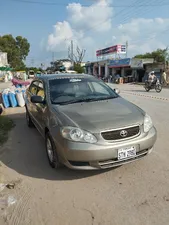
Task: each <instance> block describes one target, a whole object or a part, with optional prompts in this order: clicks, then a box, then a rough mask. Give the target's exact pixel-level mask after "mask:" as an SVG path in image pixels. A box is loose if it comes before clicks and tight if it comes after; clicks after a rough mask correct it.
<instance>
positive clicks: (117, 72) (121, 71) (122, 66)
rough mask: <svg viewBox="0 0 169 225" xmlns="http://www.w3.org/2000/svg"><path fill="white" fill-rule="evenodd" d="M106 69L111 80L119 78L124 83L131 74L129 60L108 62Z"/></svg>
mask: <svg viewBox="0 0 169 225" xmlns="http://www.w3.org/2000/svg"><path fill="white" fill-rule="evenodd" d="M108 68H109V73H110V72H111V75H112V76H113V78H116V77H121V78H122V80H123V82H124V83H127V82H128V77H129V76H131V74H132V70H131V68H130V58H125V59H117V60H109V63H108ZM115 80H116V79H115Z"/></svg>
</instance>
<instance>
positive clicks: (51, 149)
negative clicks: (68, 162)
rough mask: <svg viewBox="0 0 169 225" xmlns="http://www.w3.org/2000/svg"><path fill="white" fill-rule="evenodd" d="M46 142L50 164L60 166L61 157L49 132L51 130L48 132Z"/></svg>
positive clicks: (56, 167) (53, 166) (55, 166)
mask: <svg viewBox="0 0 169 225" xmlns="http://www.w3.org/2000/svg"><path fill="white" fill-rule="evenodd" d="M45 144H46V153H47V157H48V160H49V164H50V166H51V167H52V168H55V169H58V168H60V167H61V163H60V161H59V157H58V155H57V152H56V147H55V144H54V141H53V139H52V137H51V135H50V134H49V132H48V133H47V134H46V137H45Z"/></svg>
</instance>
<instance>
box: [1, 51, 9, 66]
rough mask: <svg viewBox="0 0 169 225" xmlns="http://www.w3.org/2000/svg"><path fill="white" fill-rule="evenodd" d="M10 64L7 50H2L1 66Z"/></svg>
mask: <svg viewBox="0 0 169 225" xmlns="http://www.w3.org/2000/svg"><path fill="white" fill-rule="evenodd" d="M5 66H8V58H7V53H6V52H0V67H5Z"/></svg>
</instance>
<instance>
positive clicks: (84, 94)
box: [49, 77, 118, 104]
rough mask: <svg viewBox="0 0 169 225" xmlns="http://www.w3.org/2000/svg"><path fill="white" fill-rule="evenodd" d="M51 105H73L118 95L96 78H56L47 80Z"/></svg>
mask: <svg viewBox="0 0 169 225" xmlns="http://www.w3.org/2000/svg"><path fill="white" fill-rule="evenodd" d="M49 90H50V99H51V102H52V104H73V103H77V102H88V101H98V100H106V99H113V98H117V97H118V95H117V94H116V93H115V92H114V91H113V90H112V89H111V88H110V87H109V86H107V85H106V84H105V83H103V82H102V81H100V80H98V79H96V78H88V77H87V78H84V77H83V78H76V77H75V78H74V77H70V78H60V79H59V78H58V79H57V78H56V79H53V80H49Z"/></svg>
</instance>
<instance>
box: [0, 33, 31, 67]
mask: <svg viewBox="0 0 169 225" xmlns="http://www.w3.org/2000/svg"><path fill="white" fill-rule="evenodd" d="M29 49H30V44H29V43H28V40H27V39H26V38H23V37H22V36H17V37H16V38H14V37H13V36H12V35H11V34H8V35H4V36H0V51H2V52H7V57H8V63H9V64H10V66H11V67H12V68H14V69H25V64H24V62H23V61H24V60H25V59H26V57H27V56H28V53H29Z"/></svg>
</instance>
